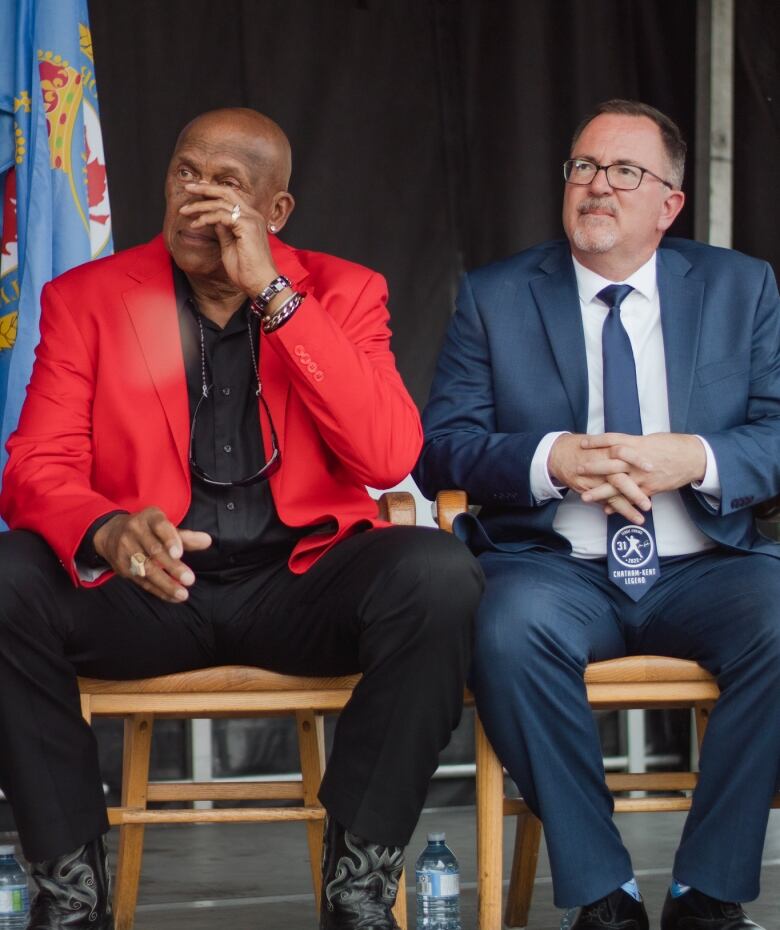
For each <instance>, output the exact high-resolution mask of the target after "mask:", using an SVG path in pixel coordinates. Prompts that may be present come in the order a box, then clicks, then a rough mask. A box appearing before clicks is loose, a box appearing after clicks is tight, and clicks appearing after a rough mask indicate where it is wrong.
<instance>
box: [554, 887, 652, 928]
mask: <svg viewBox="0 0 780 930" xmlns="http://www.w3.org/2000/svg"><path fill="white" fill-rule="evenodd" d="M649 926H650V925H649V923H648V920H647V911H646V910H645V906H644V904H643V903H642V902H641V901H637V900H636V898H634V897H633V896H632V895H630V894H629V893H628V892H627V891H623V889H622V888H617V889H616V890H615V891H613V892H612V894H608V895H607V896H606V898H599V900H598V901H594V902H593V903H592V904H586V905H584V906H583V907H581V908H580V912H579V914H578V915H577V917H576V919H575V921H574V923H573V924H572V925H571V930H603V928H606V927H609V928H611V930H648V928H649Z"/></svg>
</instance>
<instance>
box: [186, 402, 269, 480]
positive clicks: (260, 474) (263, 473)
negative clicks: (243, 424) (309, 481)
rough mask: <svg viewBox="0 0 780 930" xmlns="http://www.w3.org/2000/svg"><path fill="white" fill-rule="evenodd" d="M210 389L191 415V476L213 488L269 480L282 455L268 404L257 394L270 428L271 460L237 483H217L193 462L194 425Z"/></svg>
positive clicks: (189, 455) (189, 457) (189, 454)
mask: <svg viewBox="0 0 780 930" xmlns="http://www.w3.org/2000/svg"><path fill="white" fill-rule="evenodd" d="M212 387H213V385H211V386H209V387H207V388H206V390H205V391H204V392H203V393H202V394H201V395H200V400H199V401H198V403H197V406H196V407H195V410H194V412H193V414H192V427H191V429H190V448H189V453H188V456H187V457H188V459H189V463H190V471H191V472H192V473H193V475H195V477H196V478H199V479H200V480H201V481H203V482H204V483H205V484H210V485H211V486H212V487H215V488H246V487H248V486H249V485H250V484H255V483H256V482H258V481H265V480H267V479H268V478H270V477H271V475H275V474H276V472H277V471H279V469H280V468H281V465H282V453H281V450H280V449H279V442H278V440H277V438H276V430H275V429H274V423H273V420H272V419H271V411H270V410H269V409H268V403H267V401H266V399H265V397H263V395H262V394H259V395H258V397H259V398H260V403H261V404H262V405H263V408H264V409H265V414H266V416H267V417H268V423H269V425H270V427H271V458H270V459H268V461H267V462H266V463H265V465H263V466H262V468H260V470H259V471H256V472H255V473H254V474H253V475H250V476H249V477H248V478H241V479H239V480H238V481H219V480H218V479H217V478H212V477H211V475H210V474H209V473H208V472H207V471H206V469H205V468H201V467H200V465H198V463H197V462H196V461H195V424H196V423H197V422H198V411H199V410H200V407H201V404H202V403H203V401H204V400H206V399H207V398H208V396H209V394H210V393H211V389H212Z"/></svg>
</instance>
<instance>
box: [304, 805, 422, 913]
mask: <svg viewBox="0 0 780 930" xmlns="http://www.w3.org/2000/svg"><path fill="white" fill-rule="evenodd" d="M403 867H404V851H403V848H402V847H401V846H381V845H380V844H379V843H370V842H368V841H367V840H364V839H361V838H360V837H359V836H355V834H354V833H350V832H349V831H348V830H345V829H344V828H343V827H342V826H341V825H340V824H339V823H337V822H336V820H334V819H333V818H332V817H328V819H327V820H326V822H325V845H324V847H323V852H322V904H321V907H320V930H399V927H398V924H397V923H396V922H395V918H394V917H393V912H392V908H393V905H394V904H395V898H396V894H397V893H398V880H399V878H400V876H401V870H402V869H403Z"/></svg>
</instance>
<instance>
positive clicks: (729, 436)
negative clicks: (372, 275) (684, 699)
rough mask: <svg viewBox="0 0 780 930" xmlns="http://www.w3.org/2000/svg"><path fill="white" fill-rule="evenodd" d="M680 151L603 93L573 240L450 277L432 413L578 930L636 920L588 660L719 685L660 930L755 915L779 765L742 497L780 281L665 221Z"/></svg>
mask: <svg viewBox="0 0 780 930" xmlns="http://www.w3.org/2000/svg"><path fill="white" fill-rule="evenodd" d="M684 161H685V142H684V141H683V139H682V137H681V135H680V132H679V129H678V128H677V126H676V125H675V124H674V123H673V122H672V121H671V120H670V119H669V118H668V117H666V116H665V115H663V114H662V113H660V112H658V111H657V110H655V109H653V108H651V107H648V106H646V105H644V104H640V103H636V102H634V101H625V100H612V101H609V102H607V103H605V104H602V105H601V106H600V107H598V108H597V110H596V112H595V113H594V114H592V115H591V116H589V117H588V118H587V119H586V120H585V121H584V122H583V123H582V124H581V126H580V127H579V129H578V130H577V132H576V134H575V136H574V141H573V144H572V151H571V156H570V158H569V160H568V161H567V162H566V163H565V165H564V177H565V180H566V184H565V188H564V198H563V224H564V228H565V230H566V235H567V239H568V241H561V242H549V243H545V244H544V245H541V246H538V247H536V248H532V249H528V250H526V251H525V252H521V253H520V254H519V255H515V256H513V257H511V258H509V259H507V260H505V261H502V262H498V263H496V264H494V265H491V266H489V267H487V268H482V269H480V270H478V271H475V272H473V273H471V274H469V275H467V276H466V278H465V280H464V282H463V285H462V287H461V291H460V296H459V299H458V308H457V312H456V314H455V316H454V317H453V320H452V323H451V326H450V329H449V332H448V335H447V338H446V342H445V345H444V348H443V350H442V353H441V357H440V359H439V364H438V369H437V373H436V378H435V380H434V384H433V388H432V392H431V398H430V401H429V404H428V407H427V409H426V411H425V415H424V426H425V433H426V442H425V448H424V451H423V454H422V457H421V459H420V462H419V464H418V466H417V479H418V482H419V483H420V485H421V487H422V489H423V491H424V492H425V493H427V494H428V495H430V496H433V495H434V494H435V493H436V492H437V491H439V490H441V489H443V488H447V487H459V488H463V489H464V490H466V491H467V492H468V494H469V498H470V500H471V502H472V503H475V504H480V505H481V508H482V509H481V511H480V514H479V518H478V519H477V518H475V517H472V516H467V515H464V516H462V517H459V518H458V520H457V521H456V532H457V533H458V534H459V535H460V536H461V538H463V539H465V540H466V541H467V542H468V543H469V545H470V546H471V547H472V549H473V550H474V551H475V552H477V553H479V556H480V561H481V564H482V567H483V569H484V571H485V574H486V576H487V590H486V593H485V596H484V599H483V602H482V605H481V607H480V611H479V615H478V619H477V634H476V636H477V641H476V658H475V665H474V673H473V674H474V687H475V690H476V696H477V702H478V706H479V711H480V715H481V717H482V720H483V722H484V725H485V728H486V730H487V733H488V735H489V737H490V740H491V742H492V743H493V746H494V747H495V749H496V751H497V752H498V755H499V756H500V757H501V759H502V761H503V762H504V764H505V765H506V767H507V769H508V770H509V772H510V774H511V776H512V777H513V779H514V780H515V782H516V783H517V785H518V787H519V788H520V790H521V792H522V795H523V797H524V798H525V800H526V801H527V802H528V804H529V806H530V807H531V809H532V810H533V811H534V812H535V813H536V814H537V815H538V816H539V817H540V818H541V820H542V821H543V823H544V829H545V834H546V838H547V845H548V849H549V854H550V861H551V866H552V873H553V883H554V889H555V900H556V903H557V904H558V905H559V906H561V907H580V908H581V909H580V912H579V915H578V917H577V920H576V924H575V926H576V928H577V930H585V928H588V930H591V928H594V930H595V928H604V927H611V928H614V927H617V926H620V927H621V928H622V930H646V928H647V926H648V921H647V914H646V911H645V908H644V904H643V903H642V899H641V895H640V894H639V891H638V888H637V884H636V881H635V879H634V877H633V869H632V865H631V860H630V857H629V854H628V852H627V850H626V849H625V847H624V845H623V843H622V841H621V838H620V835H619V833H618V831H617V829H616V827H615V825H614V823H613V820H612V799H611V796H610V794H609V792H608V791H607V789H606V786H605V784H604V772H603V765H602V759H601V752H600V747H599V740H598V734H597V730H596V727H595V725H594V721H593V716H592V714H591V712H590V709H589V706H588V703H587V700H586V694H585V687H584V684H583V673H584V669H585V666H586V665H587V663H588V662H591V661H596V660H601V659H611V658H615V657H618V656H623V655H626V654H639V653H645V654H661V655H669V656H678V657H681V658H686V659H694V660H696V661H697V662H700V663H701V664H702V665H703V666H704V667H705V668H707V669H708V670H709V671H710V672H712V674H713V675H714V676H715V677H716V678H717V681H718V684H719V685H720V688H721V697H720V699H719V701H718V703H717V705H716V707H715V710H714V712H713V714H712V717H711V720H710V723H709V726H708V730H707V735H706V738H705V741H704V744H703V746H702V753H701V762H700V769H701V775H700V779H699V784H698V787H697V788H696V791H695V793H694V797H693V805H692V809H691V812H690V814H689V816H688V818H687V821H686V824H685V829H684V831H683V835H682V839H681V842H680V846H679V848H678V851H677V854H676V857H675V861H674V866H673V881H672V884H671V886H670V890H669V893H668V895H667V898H666V902H665V905H664V911H663V916H662V920H661V926H662V930H683V928H686V930H696V928H702V930H703V928H705V927H707V928H708V930H746V928H754V927H755V926H756V925H755V924H754V923H753V922H752V921H750V920H749V919H748V918H747V916H746V915H745V913H744V911H743V910H742V907H741V904H740V903H739V902H743V901H748V900H751V899H753V898H755V897H756V896H757V894H758V890H759V873H760V867H761V854H762V849H763V843H764V838H765V834H766V827H767V820H768V811H769V806H770V801H771V798H772V795H773V793H774V791H775V790H776V785H777V782H778V771H779V769H780V725H779V724H778V711H777V708H778V706H780V616H779V613H780V609H779V607H778V605H779V604H780V562H778V556H780V546H778V545H777V544H776V543H774V542H770V541H769V540H767V539H766V538H764V537H762V536H761V535H760V534H759V533H758V532H757V530H756V527H755V522H754V516H753V513H752V509H751V508H753V507H754V506H755V505H756V504H759V503H760V502H762V501H765V500H767V499H769V498H771V497H773V496H774V495H776V494H778V492H780V297H778V291H777V286H776V284H775V280H774V277H773V275H772V271H771V270H770V268H769V266H768V265H767V264H766V263H764V262H760V261H758V260H756V259H753V258H748V257H747V256H745V255H741V254H739V253H737V252H733V251H730V250H726V249H717V248H713V247H710V246H706V245H702V244H701V243H697V242H690V241H685V240H679V239H667V240H663V236H664V233H665V231H666V230H667V229H668V228H669V226H671V224H672V222H673V221H674V219H675V217H676V216H677V215H678V213H679V212H680V210H681V209H682V206H683V202H684V200H685V196H684V194H683V193H682V191H681V186H682V179H683V169H684ZM662 240H663V241H662Z"/></svg>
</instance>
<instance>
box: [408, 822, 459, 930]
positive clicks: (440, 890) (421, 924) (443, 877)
mask: <svg viewBox="0 0 780 930" xmlns="http://www.w3.org/2000/svg"><path fill="white" fill-rule="evenodd" d="M445 839H446V837H445V835H444V834H443V833H429V834H428V845H427V846H426V847H425V849H424V850H423V851H422V852H421V853H420V857H419V858H418V860H417V863H416V865H415V867H414V869H415V879H416V884H417V930H461V927H460V869H459V868H458V860H457V859H456V858H455V856H454V855H453V852H452V850H451V849H450V848H449V847H448V846H447V845H446V844H445V842H444V840H445Z"/></svg>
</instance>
